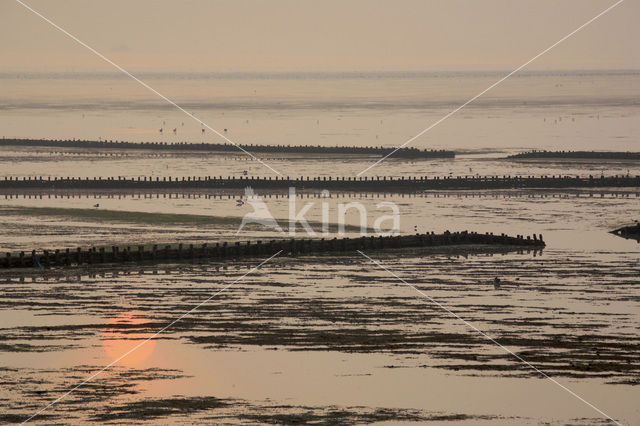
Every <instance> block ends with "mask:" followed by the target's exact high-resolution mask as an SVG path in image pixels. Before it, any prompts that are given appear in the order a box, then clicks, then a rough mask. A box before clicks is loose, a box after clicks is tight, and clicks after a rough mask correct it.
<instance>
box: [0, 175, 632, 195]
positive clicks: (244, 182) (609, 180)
mask: <svg viewBox="0 0 640 426" xmlns="http://www.w3.org/2000/svg"><path fill="white" fill-rule="evenodd" d="M249 186H250V187H252V188H262V189H287V188H291V187H294V188H298V189H319V190H322V189H333V190H343V191H373V192H378V191H390V190H393V191H418V190H474V189H526V188H629V187H640V176H630V175H620V176H618V175H616V176H606V177H605V176H600V177H594V176H588V177H579V176H560V175H558V176H457V177H444V178H440V177H433V178H429V177H426V176H412V177H405V176H403V177H399V178H393V177H387V176H377V177H367V176H361V177H338V178H334V177H331V176H322V177H310V176H306V177H298V178H291V177H288V176H287V177H278V176H276V177H262V178H257V177H250V176H240V177H233V176H228V177H223V176H219V177H212V176H204V177H202V176H193V177H192V176H188V177H182V178H173V177H171V176H169V177H167V176H164V177H159V176H156V177H155V178H154V177H147V176H140V177H137V178H124V177H121V176H120V177H109V178H102V177H94V178H76V177H66V178H60V177H53V178H52V177H50V176H49V177H46V178H43V177H32V176H28V177H22V178H17V177H5V178H4V179H0V189H83V190H85V189H94V190H95V189H167V190H173V189H242V188H246V187H249Z"/></svg>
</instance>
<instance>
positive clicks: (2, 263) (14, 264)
mask: <svg viewBox="0 0 640 426" xmlns="http://www.w3.org/2000/svg"><path fill="white" fill-rule="evenodd" d="M465 245H466V246H474V245H482V246H494V247H503V248H506V249H509V248H514V249H518V248H525V249H536V250H539V249H542V248H544V247H545V243H544V241H543V239H542V235H539V236H537V235H535V234H534V235H532V236H526V237H525V236H522V235H518V236H516V237H511V236H508V235H505V234H501V235H493V234H492V233H485V234H479V233H476V232H467V231H463V232H453V233H452V232H449V231H446V232H444V233H443V234H434V233H426V234H415V235H402V236H377V237H375V236H371V237H359V238H340V239H338V238H333V239H324V238H323V239H317V238H316V239H288V240H271V241H261V240H258V241H253V242H252V241H244V242H239V241H238V242H235V243H228V242H222V243H212V244H209V243H205V244H199V245H194V244H189V245H185V244H172V245H153V246H148V245H147V246H144V245H138V246H127V247H122V246H112V247H90V248H82V247H78V248H77V249H64V250H33V251H31V252H30V253H28V252H24V251H21V252H19V253H6V254H5V256H4V257H3V258H1V259H0V267H3V268H49V267H68V266H80V265H97V264H116V263H129V262H134V263H143V262H152V263H180V262H193V261H207V260H225V259H238V258H247V257H265V256H271V255H273V254H275V253H278V252H280V251H281V253H280V254H281V255H282V256H287V255H289V256H297V255H313V254H331V253H355V251H356V250H363V251H373V250H384V249H400V248H420V247H446V246H465Z"/></svg>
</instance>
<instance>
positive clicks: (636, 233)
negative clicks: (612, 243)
mask: <svg viewBox="0 0 640 426" xmlns="http://www.w3.org/2000/svg"><path fill="white" fill-rule="evenodd" d="M611 233H612V234H614V235H617V236H619V237H623V238H633V239H634V240H638V241H639V242H640V222H638V223H636V224H635V225H631V226H623V227H622V228H618V229H614V230H613V231H611Z"/></svg>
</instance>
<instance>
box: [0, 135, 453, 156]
mask: <svg viewBox="0 0 640 426" xmlns="http://www.w3.org/2000/svg"><path fill="white" fill-rule="evenodd" d="M0 146H13V147H33V148H36V147H44V148H81V149H105V150H148V151H195V152H211V153H216V152H219V153H238V154H242V151H240V150H239V149H238V147H240V148H242V149H244V150H246V151H248V152H251V153H258V154H316V155H318V154H320V155H322V154H325V155H336V154H339V155H369V156H379V157H383V156H386V155H389V154H391V153H392V152H393V150H394V149H395V148H384V147H375V146H366V147H354V146H320V145H317V146H311V145H255V144H238V145H233V144H226V143H225V144H221V143H189V142H178V143H166V142H122V141H92V140H76V139H72V140H57V139H55V140H54V139H5V138H3V139H0ZM393 157H394V158H409V159H428V158H454V157H455V152H453V151H447V150H428V149H422V150H421V149H417V148H411V147H407V148H401V149H399V150H397V151H396V152H394V153H393Z"/></svg>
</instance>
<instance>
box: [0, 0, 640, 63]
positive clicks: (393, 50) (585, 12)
mask: <svg viewBox="0 0 640 426" xmlns="http://www.w3.org/2000/svg"><path fill="white" fill-rule="evenodd" d="M25 2H27V3H28V4H30V5H31V6H33V7H34V8H36V9H38V10H40V11H41V12H42V13H43V14H44V15H45V16H47V17H49V18H50V19H51V20H53V21H54V22H56V23H57V24H58V25H60V26H62V27H63V28H65V29H67V30H68V31H70V32H71V33H73V34H75V35H76V36H77V37H78V38H80V39H81V40H83V41H85V42H86V43H88V44H90V45H91V46H93V47H94V48H96V49H97V50H98V51H100V52H102V53H103V54H105V55H106V56H108V57H110V58H111V59H113V60H114V61H116V62H118V63H120V64H121V65H122V66H124V67H125V68H129V69H132V70H141V69H158V70H160V69H161V70H184V71H208V70H212V71H236V70H237V71H263V70H266V71H270V70H314V71H326V70H340V71H354V70H356V71H357V70H434V69H435V70H438V69H499V70H503V69H510V68H515V67H516V66H518V65H520V64H521V63H523V62H525V61H526V60H528V59H530V58H531V57H532V56H534V55H535V54H537V53H539V52H540V51H541V50H543V49H544V48H546V47H548V46H549V45H550V44H552V43H554V42H555V41H557V40H558V39H560V38H561V37H563V36H565V35H566V34H568V33H569V32H570V31H572V30H573V29H575V28H576V27H578V26H579V25H581V24H582V23H584V22H585V21H587V20H588V19H590V18H592V17H593V16H595V15H597V14H598V13H599V12H600V11H602V10H604V9H605V8H607V7H608V6H609V5H612V4H613V3H614V1H611V0H394V1H391V0H388V1H378V0H339V1H333V0H331V1H329V0H323V1H309V0H264V1H263V0H252V1H249V0H224V1H209V0H202V1H200V0H198V1H167V0H136V1H131V0H108V1H86V0H25ZM0 16H1V18H0V22H1V24H2V25H0V64H1V70H4V71H11V70H38V71H48V70H67V69H69V70H85V69H87V70H95V69H100V70H110V69H111V68H110V67H109V66H108V65H105V64H104V63H103V62H101V61H100V60H99V59H98V58H97V57H95V56H94V55H93V54H92V53H90V52H89V51H88V50H86V49H85V48H83V47H81V46H79V45H77V44H76V43H75V42H73V41H72V40H71V39H69V38H67V37H66V36H64V35H63V34H62V33H60V32H58V31H57V30H55V29H54V28H53V27H51V26H50V25H49V24H47V23H45V22H44V21H42V20H41V19H40V18H38V17H37V16H35V15H33V14H32V13H31V12H29V11H28V10H26V9H25V8H24V7H22V6H21V5H20V4H18V3H17V2H15V1H13V0H2V2H0ZM639 18H640V1H638V0H626V1H625V2H624V3H622V4H621V5H620V6H618V7H617V8H616V9H614V10H613V11H611V12H610V13H608V14H607V15H605V16H603V17H602V18H600V19H599V20H598V21H596V22H595V23H593V24H592V25H590V26H589V27H587V28H585V29H584V30H583V31H581V32H580V33H578V34H577V35H575V36H574V37H572V38H571V39H569V40H568V41H566V42H565V43H563V44H562V45H561V46H559V47H558V48H556V49H555V50H554V51H552V52H550V53H549V54H547V55H545V56H544V57H543V58H541V59H540V60H539V61H537V62H536V63H535V64H533V65H532V66H531V67H529V68H530V69H567V68H568V69H580V68H627V69H628V68H636V69H640V47H639V46H640V44H639V43H638V40H640V25H638V20H639Z"/></svg>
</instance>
